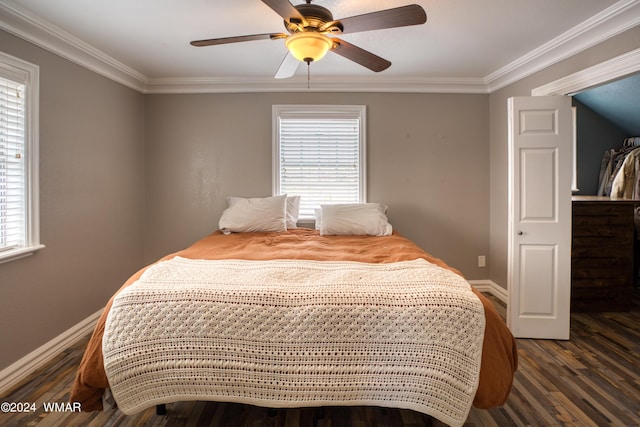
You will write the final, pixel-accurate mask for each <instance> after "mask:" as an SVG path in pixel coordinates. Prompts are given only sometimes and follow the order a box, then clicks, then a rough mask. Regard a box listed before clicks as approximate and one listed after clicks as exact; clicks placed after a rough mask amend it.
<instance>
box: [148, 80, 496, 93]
mask: <svg viewBox="0 0 640 427" xmlns="http://www.w3.org/2000/svg"><path fill="white" fill-rule="evenodd" d="M233 92H236V93H237V92H240V93H243V92H245V93H248V92H253V93H255V92H408V93H411V92H412V93H487V89H486V83H485V81H484V80H483V79H469V78H439V79H433V78H432V79H428V78H395V79H394V78H377V76H375V77H372V78H368V79H367V78H361V77H358V78H350V77H340V78H327V77H312V78H311V80H310V81H307V79H306V78H304V77H292V78H289V79H277V80H274V79H272V78H263V79H253V78H246V79H242V78H184V79H178V78H176V79H151V80H150V81H149V83H148V84H147V86H146V90H145V93H153V94H162V93H164V94H167V93H233Z"/></svg>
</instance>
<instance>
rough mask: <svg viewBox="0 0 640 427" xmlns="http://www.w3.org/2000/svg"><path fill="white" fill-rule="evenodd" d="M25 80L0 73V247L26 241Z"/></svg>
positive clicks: (17, 244)
mask: <svg viewBox="0 0 640 427" xmlns="http://www.w3.org/2000/svg"><path fill="white" fill-rule="evenodd" d="M24 113H25V110H24V84H22V83H18V82H14V81H12V80H9V79H5V78H2V77H0V251H2V250H5V249H11V248H15V247H19V246H23V245H24V243H25V242H24V238H25V232H24V229H25V222H24V217H25V214H24V211H25V200H24V196H25V191H24V183H25V182H24V181H25V180H24V136H25V132H24V129H25V126H24V125H25V115H24Z"/></svg>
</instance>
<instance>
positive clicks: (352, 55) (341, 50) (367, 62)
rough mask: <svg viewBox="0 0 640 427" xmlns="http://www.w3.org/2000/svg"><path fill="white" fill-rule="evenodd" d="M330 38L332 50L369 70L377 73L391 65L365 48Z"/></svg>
mask: <svg viewBox="0 0 640 427" xmlns="http://www.w3.org/2000/svg"><path fill="white" fill-rule="evenodd" d="M331 40H333V42H334V48H333V49H332V51H333V52H335V53H337V54H338V55H340V56H343V57H345V58H347V59H350V60H352V61H353V62H356V63H358V64H360V65H362V66H363V67H366V68H368V69H370V70H371V71H375V72H376V73H377V72H380V71H382V70H386V69H387V68H389V67H390V66H391V62H389V61H387V60H386V59H384V58H381V57H379V56H378V55H374V54H373V53H371V52H369V51H367V50H364V49H362V48H359V47H358V46H355V45H352V44H351V43H347V42H345V41H344V40H341V39H338V38H335V37H334V38H332V39H331Z"/></svg>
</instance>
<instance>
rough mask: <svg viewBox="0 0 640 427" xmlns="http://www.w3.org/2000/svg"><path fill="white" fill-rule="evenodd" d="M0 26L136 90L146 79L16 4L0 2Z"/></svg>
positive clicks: (144, 83) (142, 90)
mask: <svg viewBox="0 0 640 427" xmlns="http://www.w3.org/2000/svg"><path fill="white" fill-rule="evenodd" d="M0 29H2V30H5V31H7V32H8V33H11V34H13V35H15V36H17V37H20V38H22V39H24V40H26V41H28V42H30V43H33V44H35V45H36V46H39V47H41V48H44V49H46V50H48V51H50V52H53V53H55V54H56V55H58V56H61V57H63V58H65V59H68V60H69V61H71V62H74V63H76V64H78V65H81V66H83V67H85V68H87V69H89V70H91V71H94V72H96V73H98V74H100V75H102V76H104V77H107V78H108V79H111V80H113V81H116V82H118V83H120V84H123V85H124V86H127V87H129V88H131V89H134V90H137V91H139V92H144V90H145V88H146V85H147V84H148V82H149V79H148V78H147V77H146V76H144V75H143V74H142V73H139V72H137V71H136V70H134V69H133V68H131V67H129V66H127V65H125V64H123V63H121V62H119V61H117V60H115V59H114V58H112V57H110V56H109V55H107V54H105V53H104V52H102V51H100V50H98V49H96V48H94V47H93V46H91V45H89V44H88V43H85V42H84V41H82V40H80V39H78V38H77V37H75V36H73V35H71V34H69V33H67V32H66V31H64V30H63V29H61V28H58V27H56V26H55V25H53V24H51V23H50V22H47V21H45V20H43V19H42V18H39V17H37V16H35V15H33V14H32V13H30V12H28V11H26V10H25V9H23V8H21V7H19V6H17V5H13V4H12V5H9V4H6V3H2V2H0Z"/></svg>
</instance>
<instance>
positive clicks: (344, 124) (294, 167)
mask: <svg viewBox="0 0 640 427" xmlns="http://www.w3.org/2000/svg"><path fill="white" fill-rule="evenodd" d="M274 121H275V123H274V125H275V126H274V127H275V135H274V183H275V185H274V187H275V188H274V190H275V191H274V193H275V194H276V195H277V194H289V195H299V196H301V199H300V218H302V219H309V218H313V217H314V209H315V208H318V207H319V206H320V205H321V204H329V203H359V202H364V194H365V191H364V190H365V189H364V176H365V175H364V152H365V151H364V107H363V106H308V105H305V106H275V107H274Z"/></svg>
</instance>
